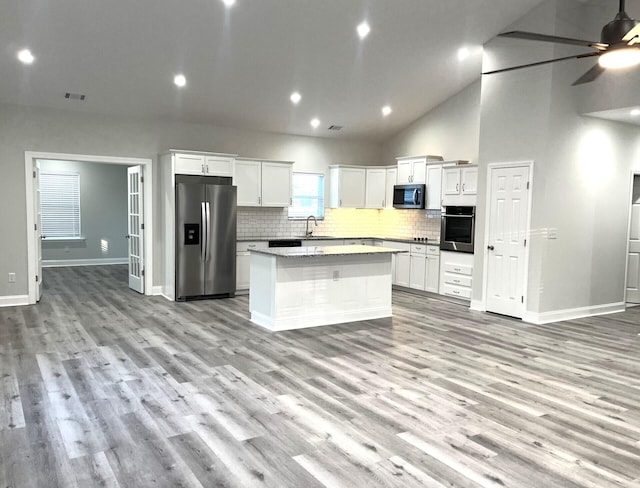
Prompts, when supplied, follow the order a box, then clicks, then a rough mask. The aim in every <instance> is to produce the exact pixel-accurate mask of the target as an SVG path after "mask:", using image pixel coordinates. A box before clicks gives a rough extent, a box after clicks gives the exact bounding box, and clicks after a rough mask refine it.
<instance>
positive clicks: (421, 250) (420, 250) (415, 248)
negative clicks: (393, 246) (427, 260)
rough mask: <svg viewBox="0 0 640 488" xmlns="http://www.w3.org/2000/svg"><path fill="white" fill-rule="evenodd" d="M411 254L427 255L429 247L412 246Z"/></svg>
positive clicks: (421, 245)
mask: <svg viewBox="0 0 640 488" xmlns="http://www.w3.org/2000/svg"><path fill="white" fill-rule="evenodd" d="M411 254H427V245H426V244H411Z"/></svg>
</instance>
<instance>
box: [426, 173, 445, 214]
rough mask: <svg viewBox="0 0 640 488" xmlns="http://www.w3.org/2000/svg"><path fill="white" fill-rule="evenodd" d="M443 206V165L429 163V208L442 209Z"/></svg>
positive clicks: (427, 202) (427, 207)
mask: <svg viewBox="0 0 640 488" xmlns="http://www.w3.org/2000/svg"><path fill="white" fill-rule="evenodd" d="M441 206H442V165H441V164H428V165H427V201H426V202H425V207H424V208H426V209H427V210H440V207H441Z"/></svg>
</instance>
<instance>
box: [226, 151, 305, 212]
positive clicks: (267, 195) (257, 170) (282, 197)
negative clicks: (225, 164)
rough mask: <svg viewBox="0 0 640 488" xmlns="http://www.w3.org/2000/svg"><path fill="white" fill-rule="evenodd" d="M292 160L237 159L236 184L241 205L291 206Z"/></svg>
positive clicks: (239, 204)
mask: <svg viewBox="0 0 640 488" xmlns="http://www.w3.org/2000/svg"><path fill="white" fill-rule="evenodd" d="M292 165H293V163H290V162H276V161H255V160H246V159H238V160H236V164H235V176H234V184H235V185H236V186H237V187H238V206H239V207H288V206H289V205H291V175H292Z"/></svg>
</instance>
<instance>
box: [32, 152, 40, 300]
mask: <svg viewBox="0 0 640 488" xmlns="http://www.w3.org/2000/svg"><path fill="white" fill-rule="evenodd" d="M33 178H34V180H33V184H34V188H35V191H34V192H33V196H34V199H35V201H34V202H33V204H34V208H35V209H36V225H35V227H34V229H35V243H36V260H37V262H38V268H37V271H36V273H37V274H36V302H39V301H40V297H41V296H42V209H41V208H40V164H39V163H38V162H37V161H34V164H33Z"/></svg>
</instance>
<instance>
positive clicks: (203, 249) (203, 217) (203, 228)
mask: <svg viewBox="0 0 640 488" xmlns="http://www.w3.org/2000/svg"><path fill="white" fill-rule="evenodd" d="M200 222H201V224H200V234H201V235H202V237H201V238H200V257H201V258H202V260H203V261H206V259H207V227H208V226H209V225H208V224H209V222H208V220H207V210H206V206H205V204H204V202H200Z"/></svg>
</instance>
